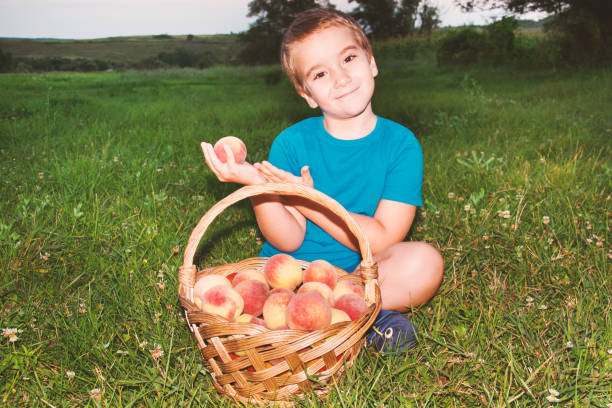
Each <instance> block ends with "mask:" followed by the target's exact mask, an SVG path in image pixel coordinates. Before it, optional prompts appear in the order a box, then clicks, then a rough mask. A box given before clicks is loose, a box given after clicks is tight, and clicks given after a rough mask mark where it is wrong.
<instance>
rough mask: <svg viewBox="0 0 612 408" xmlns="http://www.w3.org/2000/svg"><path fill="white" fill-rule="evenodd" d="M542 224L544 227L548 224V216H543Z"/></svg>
mask: <svg viewBox="0 0 612 408" xmlns="http://www.w3.org/2000/svg"><path fill="white" fill-rule="evenodd" d="M542 224H544V225H548V224H550V217H549V216H548V215H545V216H543V217H542Z"/></svg>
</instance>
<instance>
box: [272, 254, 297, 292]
mask: <svg viewBox="0 0 612 408" xmlns="http://www.w3.org/2000/svg"><path fill="white" fill-rule="evenodd" d="M264 274H265V275H266V279H267V280H268V283H269V284H270V286H271V287H273V288H287V289H289V290H295V288H297V287H298V286H299V285H300V284H301V283H302V268H301V267H300V264H299V263H298V261H296V260H295V258H294V257H292V256H291V255H288V254H276V255H272V256H271V257H270V258H269V259H268V260H267V262H266V264H265V265H264Z"/></svg>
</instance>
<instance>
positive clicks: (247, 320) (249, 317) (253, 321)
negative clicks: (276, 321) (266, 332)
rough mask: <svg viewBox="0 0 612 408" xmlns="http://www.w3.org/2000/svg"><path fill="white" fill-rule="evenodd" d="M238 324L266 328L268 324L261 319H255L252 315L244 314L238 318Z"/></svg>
mask: <svg viewBox="0 0 612 408" xmlns="http://www.w3.org/2000/svg"><path fill="white" fill-rule="evenodd" d="M236 323H250V324H258V325H260V326H264V327H265V326H266V322H264V320H263V319H260V318H259V317H255V316H253V315H250V314H246V313H243V314H241V315H240V316H238V318H236Z"/></svg>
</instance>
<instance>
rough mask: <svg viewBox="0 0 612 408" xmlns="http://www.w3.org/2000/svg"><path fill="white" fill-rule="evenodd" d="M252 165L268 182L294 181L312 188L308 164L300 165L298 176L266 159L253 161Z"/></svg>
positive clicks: (312, 182) (312, 183)
mask: <svg viewBox="0 0 612 408" xmlns="http://www.w3.org/2000/svg"><path fill="white" fill-rule="evenodd" d="M254 166H255V168H256V169H257V170H259V172H260V173H261V174H263V176H264V177H265V178H266V180H268V181H269V182H270V183H296V184H302V185H304V186H306V187H310V188H314V181H313V180H312V176H311V175H310V170H309V169H308V166H304V167H302V170H301V176H300V177H298V176H294V175H293V174H291V173H289V172H288V171H285V170H281V169H279V168H278V167H275V166H273V165H272V164H270V162H267V161H264V162H261V163H255V164H254Z"/></svg>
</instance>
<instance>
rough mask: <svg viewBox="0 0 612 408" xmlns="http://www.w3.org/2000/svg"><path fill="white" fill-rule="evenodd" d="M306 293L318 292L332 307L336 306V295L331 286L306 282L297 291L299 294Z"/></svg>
mask: <svg viewBox="0 0 612 408" xmlns="http://www.w3.org/2000/svg"><path fill="white" fill-rule="evenodd" d="M306 292H318V293H319V294H320V295H321V296H323V297H324V298H325V300H327V303H329V305H330V306H331V305H333V304H334V293H333V292H332V290H331V289H330V287H329V286H327V285H326V284H324V283H322V282H305V283H304V284H303V285H302V286H300V288H299V289H298V291H297V293H306Z"/></svg>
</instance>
